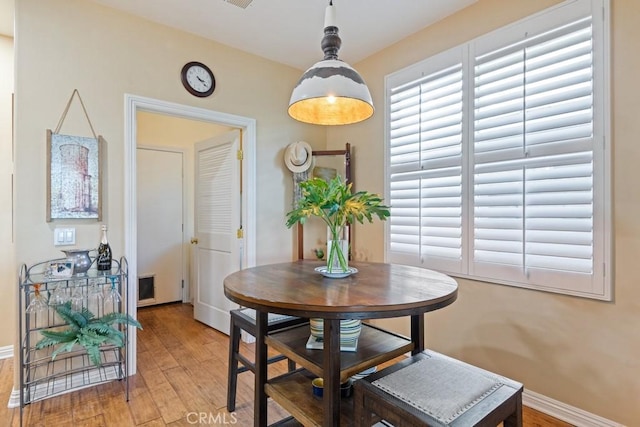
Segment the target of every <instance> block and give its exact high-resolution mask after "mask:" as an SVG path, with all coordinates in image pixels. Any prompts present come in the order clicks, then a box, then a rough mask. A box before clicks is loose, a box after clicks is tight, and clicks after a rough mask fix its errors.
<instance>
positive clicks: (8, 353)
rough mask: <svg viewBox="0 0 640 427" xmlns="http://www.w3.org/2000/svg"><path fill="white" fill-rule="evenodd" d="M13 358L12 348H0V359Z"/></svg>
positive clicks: (7, 346) (9, 346)
mask: <svg viewBox="0 0 640 427" xmlns="http://www.w3.org/2000/svg"><path fill="white" fill-rule="evenodd" d="M10 357H13V346H12V345H6V346H4V347H0V359H8V358H10Z"/></svg>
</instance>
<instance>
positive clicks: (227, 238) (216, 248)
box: [192, 130, 243, 334]
mask: <svg viewBox="0 0 640 427" xmlns="http://www.w3.org/2000/svg"><path fill="white" fill-rule="evenodd" d="M239 148H240V131H239V130H234V131H231V132H229V133H227V134H224V135H221V136H217V137H214V138H212V139H210V140H207V141H203V142H200V143H197V144H196V145H195V157H196V158H195V181H196V182H195V224H194V225H195V228H194V230H195V241H194V243H195V244H194V245H192V249H193V250H192V254H193V258H192V259H193V263H194V270H195V274H194V276H195V277H194V289H195V296H194V301H193V306H194V317H195V319H196V320H199V321H200V322H203V323H205V324H207V325H209V326H211V327H213V328H215V329H217V330H219V331H221V332H224V333H226V334H228V333H229V310H231V309H233V308H236V307H237V304H234V303H232V302H231V301H229V300H228V299H227V298H226V297H225V296H224V289H223V283H222V281H223V279H224V278H225V277H226V276H227V275H229V274H231V273H233V272H235V271H238V270H239V269H240V260H241V256H242V247H243V240H242V238H241V237H238V230H240V227H241V211H240V201H241V192H240V160H238V150H239Z"/></svg>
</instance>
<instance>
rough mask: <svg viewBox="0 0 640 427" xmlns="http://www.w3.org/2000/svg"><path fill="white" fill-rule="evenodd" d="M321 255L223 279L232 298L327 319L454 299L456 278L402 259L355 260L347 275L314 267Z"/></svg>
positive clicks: (399, 311) (398, 311)
mask: <svg viewBox="0 0 640 427" xmlns="http://www.w3.org/2000/svg"><path fill="white" fill-rule="evenodd" d="M321 265H324V264H323V263H322V262H320V261H304V260H303V261H295V262H287V263H281V264H269V265H262V266H258V267H252V268H247V269H245V270H241V271H238V272H236V273H233V274H231V275H229V276H227V277H226V278H225V279H224V293H225V295H226V296H227V298H229V299H231V300H232V301H235V302H237V303H238V304H241V305H243V306H246V307H251V308H255V309H258V310H262V311H268V312H271V313H281V314H289V315H293V316H301V317H321V318H325V319H357V318H361V319H374V318H385V317H400V316H408V315H415V314H420V313H425V312H427V311H432V310H437V309H439V308H442V307H444V306H447V305H449V304H451V303H452V302H454V301H455V300H456V298H457V295H458V285H457V283H456V281H455V280H454V279H452V278H451V277H449V276H447V275H444V274H442V273H438V272H435V271H432V270H427V269H424V268H418V267H411V266H406V265H398V264H385V263H370V262H350V264H349V266H350V267H355V268H357V269H358V272H357V273H355V274H352V275H351V276H349V277H346V278H343V279H333V278H326V277H324V276H322V275H321V274H320V273H318V272H316V271H314V269H315V267H319V266H321Z"/></svg>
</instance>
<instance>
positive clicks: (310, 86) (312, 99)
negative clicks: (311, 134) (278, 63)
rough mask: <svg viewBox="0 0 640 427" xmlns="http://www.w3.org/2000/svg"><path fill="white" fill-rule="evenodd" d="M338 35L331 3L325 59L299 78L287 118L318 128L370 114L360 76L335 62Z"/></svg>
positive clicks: (369, 101)
mask: <svg viewBox="0 0 640 427" xmlns="http://www.w3.org/2000/svg"><path fill="white" fill-rule="evenodd" d="M341 43H342V41H341V40H340V36H338V27H337V26H336V13H335V9H334V6H333V0H331V1H329V6H327V8H326V10H325V15H324V38H323V39H322V43H321V47H322V50H323V51H324V59H323V60H322V61H319V62H316V63H315V64H314V65H313V66H312V67H311V68H309V69H308V70H307V71H306V72H305V73H304V74H303V75H302V77H301V78H300V81H298V84H297V85H296V87H295V88H294V89H293V93H292V94H291V100H290V101H289V115H290V116H291V117H293V118H294V119H296V120H299V121H301V122H305V123H313V124H318V125H347V124H351V123H357V122H360V121H362V120H366V119H368V118H369V117H371V116H372V115H373V101H372V99H371V94H370V93H369V88H368V87H367V85H366V83H365V82H364V80H363V79H362V77H360V74H358V72H357V71H356V70H354V69H353V68H352V67H351V66H350V65H349V64H347V63H346V62H344V61H342V60H340V59H338V50H339V49H340V44H341Z"/></svg>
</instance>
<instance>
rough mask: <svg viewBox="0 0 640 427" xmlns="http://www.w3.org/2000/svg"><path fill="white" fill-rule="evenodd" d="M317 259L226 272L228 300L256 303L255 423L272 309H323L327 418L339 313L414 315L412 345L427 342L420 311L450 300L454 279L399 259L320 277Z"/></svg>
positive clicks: (332, 413)
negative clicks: (338, 275)
mask: <svg viewBox="0 0 640 427" xmlns="http://www.w3.org/2000/svg"><path fill="white" fill-rule="evenodd" d="M321 265H323V264H322V263H321V262H319V261H296V262H288V263H282V264H270V265H263V266H258V267H252V268H247V269H245V270H240V271H238V272H236V273H233V274H231V275H229V276H227V277H226V278H225V279H224V293H225V295H226V296H227V298H229V299H230V300H232V301H234V302H236V303H238V304H240V305H242V306H245V307H250V308H254V309H255V310H256V312H257V313H256V327H257V333H256V375H255V381H256V383H255V407H254V411H255V412H254V424H255V425H256V426H265V425H266V422H267V396H266V393H265V384H266V381H267V365H266V360H267V347H266V344H265V336H266V334H267V314H268V313H280V314H288V315H292V316H300V317H308V318H311V317H318V318H323V319H325V322H324V340H323V341H324V344H325V345H324V348H323V360H322V365H323V372H324V397H323V402H322V405H323V407H324V408H323V417H324V420H323V425H325V426H337V425H339V424H340V367H341V364H340V350H339V349H340V336H339V330H340V319H379V318H390V317H401V316H411V341H412V342H413V350H412V352H413V353H414V354H415V353H418V352H421V351H422V350H424V317H423V314H424V313H426V312H429V311H433V310H437V309H439V308H442V307H445V306H447V305H449V304H451V303H453V302H454V301H455V300H456V298H457V295H458V285H457V283H456V281H455V280H454V279H452V278H451V277H449V276H447V275H444V274H442V273H438V272H435V271H432V270H427V269H424V268H418V267H411V266H405V265H397V264H385V263H368V262H351V263H350V267H355V268H357V269H358V272H357V273H356V274H353V275H351V276H348V277H346V278H341V279H333V278H326V277H323V276H322V275H321V274H320V273H318V272H316V271H315V270H314V269H315V268H316V267H318V266H321Z"/></svg>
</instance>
